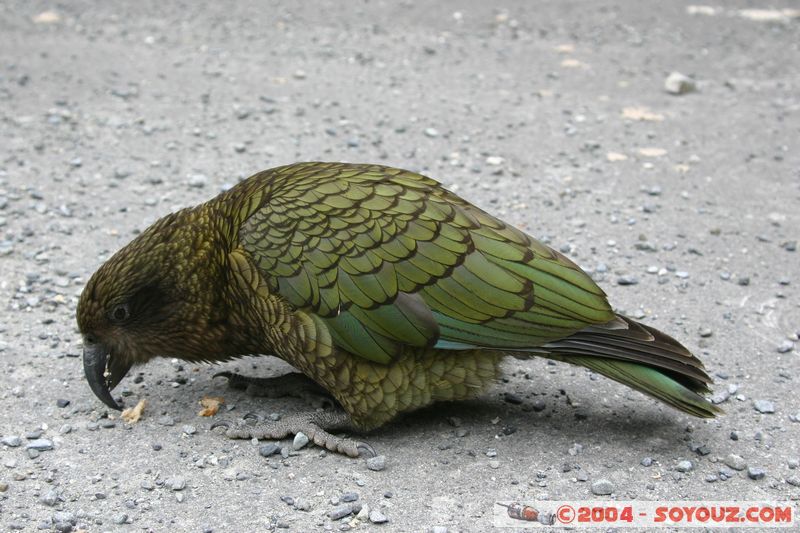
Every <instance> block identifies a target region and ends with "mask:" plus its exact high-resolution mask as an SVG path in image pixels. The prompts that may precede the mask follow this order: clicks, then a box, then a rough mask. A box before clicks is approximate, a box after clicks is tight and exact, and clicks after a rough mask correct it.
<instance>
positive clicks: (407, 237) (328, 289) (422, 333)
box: [239, 163, 614, 363]
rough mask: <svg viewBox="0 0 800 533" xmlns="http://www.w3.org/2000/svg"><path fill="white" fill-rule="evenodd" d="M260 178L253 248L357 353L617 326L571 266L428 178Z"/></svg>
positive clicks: (281, 285) (352, 169) (352, 173)
mask: <svg viewBox="0 0 800 533" xmlns="http://www.w3.org/2000/svg"><path fill="white" fill-rule="evenodd" d="M257 179H258V178H257ZM260 179H262V180H265V182H264V184H263V185H264V188H265V190H264V192H263V195H262V196H260V197H259V198H260V204H259V205H248V208H250V209H252V213H251V214H250V215H249V217H247V218H246V220H245V221H244V222H243V224H242V226H241V229H240V232H239V239H240V242H241V245H242V247H243V249H244V250H245V251H247V252H248V253H249V254H250V255H251V256H252V258H253V260H254V262H255V264H256V265H257V267H258V269H259V271H260V272H261V273H262V275H263V276H264V277H265V278H267V279H268V280H269V283H270V284H271V287H272V290H274V291H277V292H278V293H279V294H280V295H281V296H283V297H284V298H286V299H287V300H288V301H289V302H290V303H291V304H292V305H294V306H296V307H297V308H299V309H302V310H304V311H306V312H311V313H314V314H316V315H317V316H318V317H320V318H321V320H322V322H323V323H324V324H325V326H326V327H327V328H328V329H329V332H330V335H331V337H332V339H333V341H334V344H335V345H336V346H338V347H340V348H342V349H345V350H347V351H348V352H350V353H353V354H355V355H358V356H361V357H364V358H366V359H369V360H372V361H376V362H380V363H389V362H390V361H392V360H394V359H395V358H396V357H398V356H399V355H400V354H401V353H402V352H403V350H404V348H405V347H408V346H411V347H420V348H421V347H431V346H432V347H435V348H441V349H447V350H465V349H471V348H488V349H497V350H519V349H527V348H532V347H536V346H541V345H543V344H545V343H547V342H548V341H551V340H555V339H560V338H563V337H566V336H568V335H570V334H572V333H575V332H577V331H579V330H581V329H583V328H585V327H586V326H589V325H592V324H601V323H605V322H608V321H610V320H612V319H613V318H614V313H613V312H612V311H611V308H610V307H609V305H608V302H607V300H606V297H605V294H604V293H603V291H602V290H601V289H600V288H599V287H598V286H597V285H596V284H595V283H594V282H593V281H592V280H591V279H590V278H589V277H588V276H587V275H586V274H585V273H584V272H582V271H581V270H580V269H579V268H578V267H577V266H576V265H575V264H574V263H572V262H571V261H570V260H568V259H567V258H566V257H564V256H563V255H561V254H559V253H558V252H556V251H554V250H552V249H550V248H548V247H546V246H544V245H543V244H541V243H539V242H537V241H536V240H534V239H533V238H531V237H529V236H528V235H526V234H524V233H522V232H521V231H519V230H517V229H515V228H513V227H511V226H508V225H507V224H505V223H503V222H502V221H500V220H498V219H496V218H495V217H493V216H491V215H489V214H487V213H486V212H484V211H482V210H480V209H478V208H476V207H475V206H473V205H471V204H469V203H467V202H466V201H464V200H463V199H461V198H459V197H458V196H456V195H455V194H453V193H451V192H449V191H447V190H445V189H443V188H442V187H441V186H440V185H439V184H438V183H437V182H435V181H434V180H432V179H430V178H427V177H424V176H421V175H419V174H415V173H413V172H408V171H404V170H399V169H395V168H389V167H383V166H376V165H352V164H345V163H301V164H296V165H290V166H288V167H281V168H278V169H273V170H271V171H267V173H264V174H263V176H262V177H261V178H260Z"/></svg>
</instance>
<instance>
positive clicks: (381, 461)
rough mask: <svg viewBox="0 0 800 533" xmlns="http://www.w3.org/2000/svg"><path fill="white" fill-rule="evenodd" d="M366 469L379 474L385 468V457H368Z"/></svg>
mask: <svg viewBox="0 0 800 533" xmlns="http://www.w3.org/2000/svg"><path fill="white" fill-rule="evenodd" d="M367 468H369V469H370V470H374V471H376V472H380V471H381V470H383V469H384V468H386V456H385V455H376V456H375V457H370V458H369V459H367Z"/></svg>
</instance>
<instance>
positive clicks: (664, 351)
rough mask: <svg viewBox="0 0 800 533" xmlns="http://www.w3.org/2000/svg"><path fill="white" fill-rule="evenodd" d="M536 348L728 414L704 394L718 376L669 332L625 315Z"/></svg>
mask: <svg viewBox="0 0 800 533" xmlns="http://www.w3.org/2000/svg"><path fill="white" fill-rule="evenodd" d="M532 351H533V350H532ZM535 352H536V353H539V352H541V353H539V355H542V356H544V357H548V358H550V359H555V360H558V361H564V362H567V363H572V364H576V365H580V366H584V367H586V368H589V369H591V370H593V371H595V372H597V373H599V374H602V375H604V376H606V377H609V378H611V379H613V380H615V381H618V382H620V383H622V384H624V385H628V386H629V387H632V388H634V389H636V390H638V391H640V392H643V393H645V394H648V395H650V396H653V397H654V398H657V399H659V400H661V401H663V402H664V403H666V404H668V405H671V406H673V407H675V408H676V409H679V410H681V411H684V412H686V413H689V414H691V415H694V416H697V417H701V418H713V417H714V416H716V415H717V414H719V413H721V412H722V411H721V409H719V408H718V407H716V406H715V405H713V404H712V403H711V402H709V401H708V400H707V399H706V398H704V397H703V396H702V394H704V393H707V392H710V390H709V385H710V384H711V383H712V380H711V377H709V375H708V373H707V372H706V371H705V368H704V367H703V363H702V362H700V360H699V359H697V357H695V356H694V355H692V353H691V352H690V351H689V350H687V349H686V348H685V347H684V346H683V345H682V344H680V343H679V342H678V341H676V340H675V339H673V338H672V337H670V336H669V335H666V334H665V333H662V332H660V331H658V330H657V329H655V328H651V327H649V326H646V325H644V324H640V323H638V322H634V321H633V320H630V319H628V318H625V317H622V316H617V318H616V319H614V320H612V321H611V322H608V323H606V324H601V325H596V326H590V327H588V328H586V329H583V330H581V331H579V332H578V333H575V334H574V335H571V336H569V337H566V338H564V339H561V340H559V341H554V342H550V343H547V344H545V345H544V346H541V347H540V348H539V349H537V350H535Z"/></svg>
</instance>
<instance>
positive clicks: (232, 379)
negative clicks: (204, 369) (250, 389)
mask: <svg viewBox="0 0 800 533" xmlns="http://www.w3.org/2000/svg"><path fill="white" fill-rule="evenodd" d="M243 377H244V376H240V375H239V374H234V373H233V372H228V371H227V370H225V371H223V372H217V373H216V374H214V375H213V376H211V379H217V378H225V379H227V380H228V387H230V388H232V389H236V390H245V389H247V385H248V384H249V383H248V382H247V381H246V379H242V378H243Z"/></svg>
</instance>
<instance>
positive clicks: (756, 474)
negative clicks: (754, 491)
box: [747, 466, 767, 480]
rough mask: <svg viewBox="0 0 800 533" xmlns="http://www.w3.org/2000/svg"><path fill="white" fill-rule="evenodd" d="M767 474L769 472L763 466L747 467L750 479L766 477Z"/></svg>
mask: <svg viewBox="0 0 800 533" xmlns="http://www.w3.org/2000/svg"><path fill="white" fill-rule="evenodd" d="M766 475H767V472H766V471H765V470H764V469H763V468H759V467H757V466H751V467H749V468H748V469H747V477H749V478H750V479H755V480H758V479H764V477H765V476H766Z"/></svg>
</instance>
